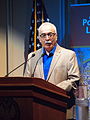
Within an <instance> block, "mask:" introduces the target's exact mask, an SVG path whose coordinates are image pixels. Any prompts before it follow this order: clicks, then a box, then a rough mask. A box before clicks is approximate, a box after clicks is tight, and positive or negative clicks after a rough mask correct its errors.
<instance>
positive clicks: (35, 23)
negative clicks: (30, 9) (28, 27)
mask: <svg viewBox="0 0 90 120" xmlns="http://www.w3.org/2000/svg"><path fill="white" fill-rule="evenodd" d="M36 4H37V0H35V11H34V20H35V22H34V51H36V39H37V15H36V11H37V9H36V8H37V6H36Z"/></svg>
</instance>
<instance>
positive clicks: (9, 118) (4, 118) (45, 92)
mask: <svg viewBox="0 0 90 120" xmlns="http://www.w3.org/2000/svg"><path fill="white" fill-rule="evenodd" d="M68 98H69V97H68V96H67V94H66V92H65V91H64V90H63V89H60V88H59V87H56V86H55V85H53V84H51V83H49V82H47V81H45V80H43V79H40V78H29V77H0V120H66V109H67V100H68Z"/></svg>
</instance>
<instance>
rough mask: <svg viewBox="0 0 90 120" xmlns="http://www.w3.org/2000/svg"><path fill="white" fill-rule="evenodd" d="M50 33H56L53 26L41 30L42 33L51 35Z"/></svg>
mask: <svg viewBox="0 0 90 120" xmlns="http://www.w3.org/2000/svg"><path fill="white" fill-rule="evenodd" d="M49 32H55V30H54V28H53V27H52V26H45V27H42V28H41V29H40V33H49Z"/></svg>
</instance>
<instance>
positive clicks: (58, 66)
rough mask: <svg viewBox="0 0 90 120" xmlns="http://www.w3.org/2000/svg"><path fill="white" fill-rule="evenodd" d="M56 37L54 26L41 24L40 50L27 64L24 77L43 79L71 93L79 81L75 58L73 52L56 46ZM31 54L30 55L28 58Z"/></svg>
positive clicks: (39, 34) (39, 30)
mask: <svg viewBox="0 0 90 120" xmlns="http://www.w3.org/2000/svg"><path fill="white" fill-rule="evenodd" d="M57 36H58V35H57V29H56V27H55V25H54V24H52V23H49V22H45V23H43V24H41V26H40V27H39V29H38V38H39V40H40V42H41V44H42V48H41V49H39V50H37V51H35V52H34V53H35V56H34V57H33V58H32V59H30V60H29V61H28V62H27V66H26V70H25V74H24V76H27V77H31V76H32V75H33V77H38V78H43V79H45V80H46V81H48V82H50V83H52V84H54V85H56V86H58V87H60V88H62V89H64V90H66V91H68V92H71V91H72V89H76V87H77V84H78V82H79V79H80V76H79V68H78V63H77V58H76V55H75V52H74V51H72V50H69V49H66V48H63V47H61V46H59V45H58V43H57ZM32 54H33V53H30V54H29V55H28V58H30V57H31V55H32ZM37 61H38V62H37ZM36 64H37V65H36Z"/></svg>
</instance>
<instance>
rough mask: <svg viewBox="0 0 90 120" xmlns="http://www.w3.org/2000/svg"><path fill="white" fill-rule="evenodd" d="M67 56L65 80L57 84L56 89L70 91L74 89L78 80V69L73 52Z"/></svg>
mask: <svg viewBox="0 0 90 120" xmlns="http://www.w3.org/2000/svg"><path fill="white" fill-rule="evenodd" d="M72 53H73V54H71V55H70V56H69V61H68V69H67V80H64V81H62V82H60V83H59V84H57V86H58V87H60V88H62V89H64V90H66V91H70V90H71V89H72V88H73V89H76V88H77V86H78V81H79V79H80V73H79V67H78V63H77V58H76V54H75V52H72Z"/></svg>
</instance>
